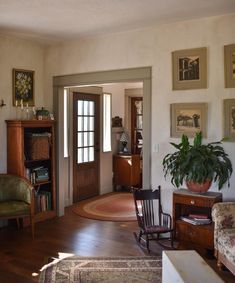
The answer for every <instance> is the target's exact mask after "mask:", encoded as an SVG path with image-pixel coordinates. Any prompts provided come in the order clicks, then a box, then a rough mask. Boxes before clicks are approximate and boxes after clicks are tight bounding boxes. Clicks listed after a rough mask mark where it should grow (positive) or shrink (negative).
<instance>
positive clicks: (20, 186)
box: [0, 174, 34, 238]
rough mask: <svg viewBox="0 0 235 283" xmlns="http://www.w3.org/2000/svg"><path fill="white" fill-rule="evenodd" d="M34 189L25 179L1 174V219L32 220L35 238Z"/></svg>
mask: <svg viewBox="0 0 235 283" xmlns="http://www.w3.org/2000/svg"><path fill="white" fill-rule="evenodd" d="M33 190H34V188H33V186H32V184H31V183H30V182H29V181H28V180H27V179H25V178H23V177H19V176H16V175H10V174H0V219H14V218H15V219H16V220H17V226H18V228H19V219H20V218H23V217H29V218H30V224H31V230H32V237H33V238H34V192H33Z"/></svg>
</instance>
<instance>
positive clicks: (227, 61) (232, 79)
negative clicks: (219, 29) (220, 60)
mask: <svg viewBox="0 0 235 283" xmlns="http://www.w3.org/2000/svg"><path fill="white" fill-rule="evenodd" d="M224 71H225V72H224V75H225V87H235V44H230V45H226V46H224Z"/></svg>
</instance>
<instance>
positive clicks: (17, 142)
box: [6, 120, 56, 222]
mask: <svg viewBox="0 0 235 283" xmlns="http://www.w3.org/2000/svg"><path fill="white" fill-rule="evenodd" d="M6 123H7V173H9V174H16V175H19V176H23V177H26V178H27V179H29V180H30V181H31V182H32V184H33V186H34V188H35V221H36V222H38V221H43V220H46V219H49V218H52V217H55V216H56V184H55V129H54V125H55V121H52V120H7V121H6ZM45 133H46V134H47V135H49V136H50V137H48V139H49V143H48V145H49V152H48V157H47V158H41V159H40V158H39V159H35V158H33V159H31V158H30V157H29V156H30V154H28V153H29V150H30V149H29V145H28V144H29V143H28V138H29V136H30V135H35V136H37V135H39V136H40V135H41V134H45ZM35 168H44V169H45V168H46V171H47V172H48V178H47V179H46V180H40V181H39V180H37V179H38V178H37V179H36V180H35ZM32 176H33V178H32Z"/></svg>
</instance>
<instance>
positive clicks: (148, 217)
mask: <svg viewBox="0 0 235 283" xmlns="http://www.w3.org/2000/svg"><path fill="white" fill-rule="evenodd" d="M133 197H134V202H135V210H136V216H137V220H138V225H139V228H140V231H139V235H138V236H137V234H136V233H134V235H135V238H136V240H137V242H138V244H140V245H141V246H143V245H142V242H145V243H146V248H147V250H148V252H150V249H149V241H150V240H159V236H160V234H164V233H170V242H171V247H172V248H173V228H172V221H171V216H170V214H167V213H164V212H163V211H162V205H161V187H160V186H158V189H157V190H155V191H152V190H143V189H134V190H133ZM164 239H165V238H164ZM159 243H160V242H159Z"/></svg>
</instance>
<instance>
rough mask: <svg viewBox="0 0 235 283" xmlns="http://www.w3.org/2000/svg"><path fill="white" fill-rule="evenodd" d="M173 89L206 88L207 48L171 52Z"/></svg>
mask: <svg viewBox="0 0 235 283" xmlns="http://www.w3.org/2000/svg"><path fill="white" fill-rule="evenodd" d="M172 81H173V90H187V89H202V88H207V48H206V47H201V48H194V49H186V50H178V51H174V52H172Z"/></svg>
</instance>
